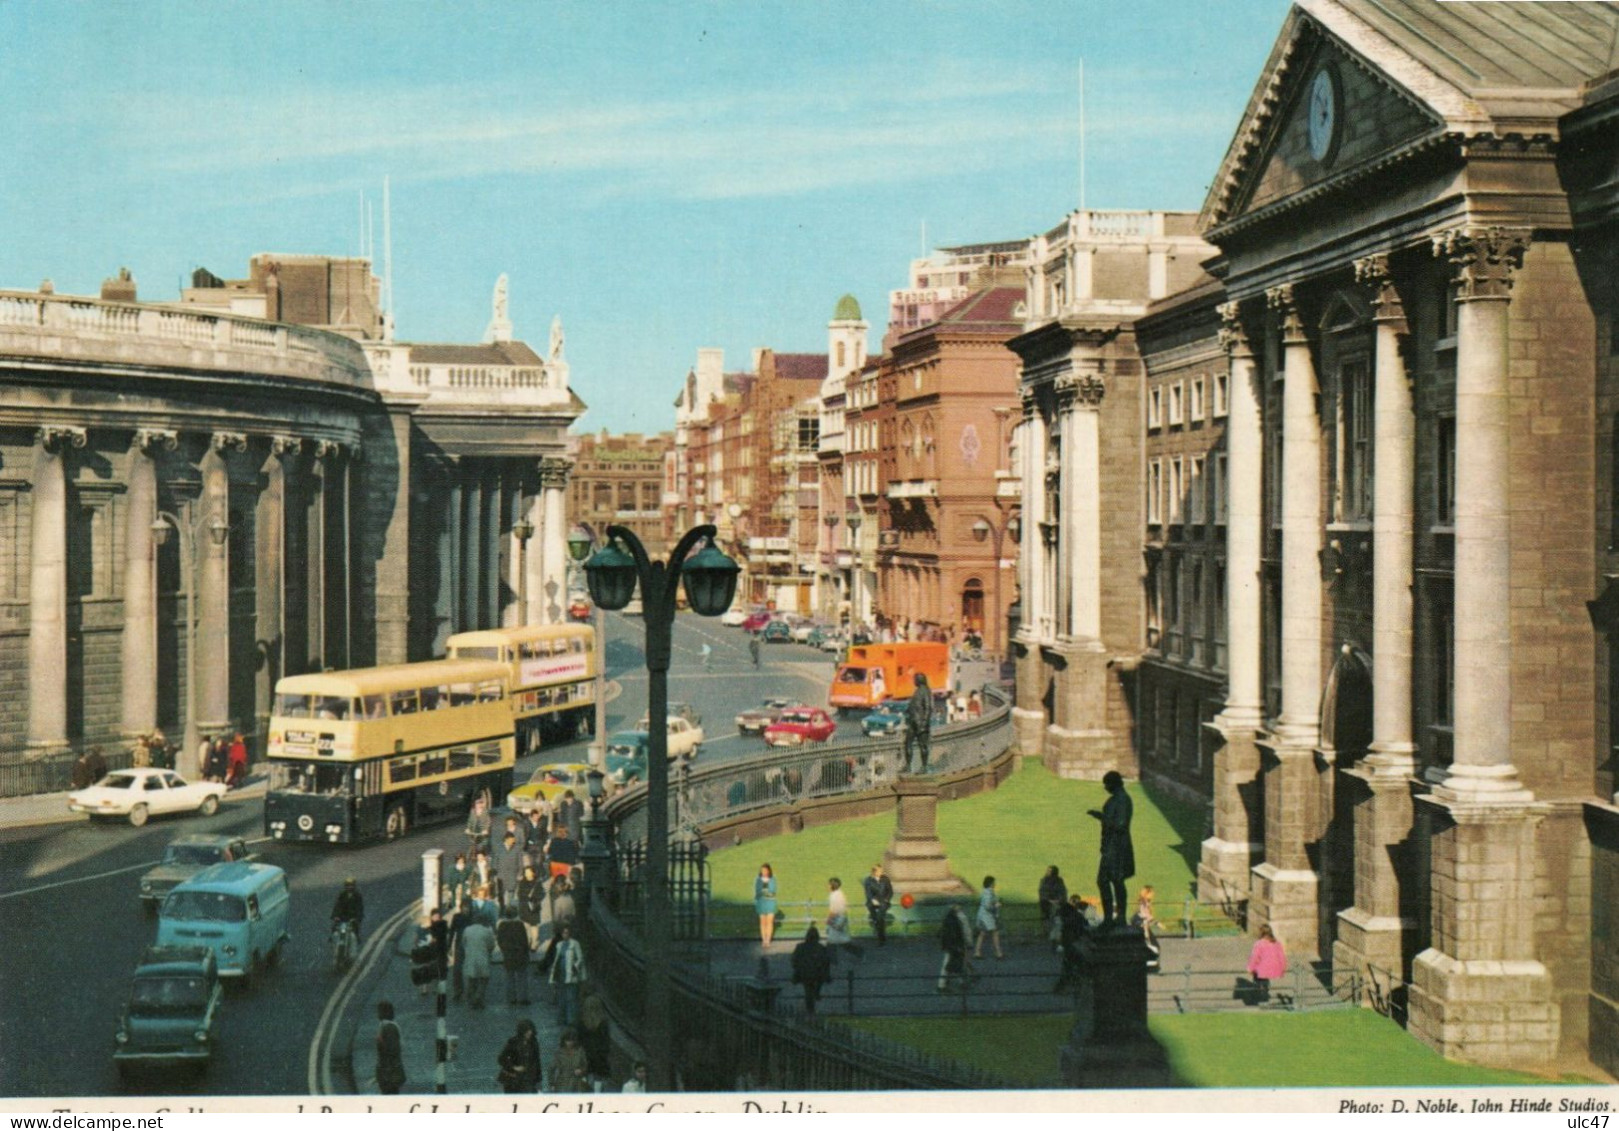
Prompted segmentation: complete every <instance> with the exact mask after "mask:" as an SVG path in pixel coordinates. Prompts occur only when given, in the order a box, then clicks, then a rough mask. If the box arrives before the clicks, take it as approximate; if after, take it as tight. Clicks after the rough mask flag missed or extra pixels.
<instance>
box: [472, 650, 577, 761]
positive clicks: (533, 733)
mask: <svg viewBox="0 0 1619 1131" xmlns="http://www.w3.org/2000/svg"><path fill="white" fill-rule="evenodd" d="M446 650H447V651H448V652H449V655H450V659H452V660H496V661H499V662H500V663H502V664H504V665H506V669H507V682H508V684H509V685H510V687H511V708H512V718H513V729H514V730H515V732H516V735H517V748H518V750H519V751H521V752H522V753H524V754H531V753H533V752H534V751H536V750H538V749H539V748H540V747H541V746H543V745H545V744H546V743H547V742H558V741H560V742H569V741H572V740H573V739H575V738H578V737H579V736H580V735H581V734H590V733H593V728H594V727H595V723H596V710H595V692H596V665H597V664H598V663H600V657H598V656H597V655H596V633H595V631H594V630H593V629H592V628H591V627H590V626H589V625H583V624H536V625H529V626H527V627H524V628H491V629H484V630H482V631H478V632H458V633H456V634H455V635H454V636H452V637H450V639H449V641H448V642H447V644H446Z"/></svg>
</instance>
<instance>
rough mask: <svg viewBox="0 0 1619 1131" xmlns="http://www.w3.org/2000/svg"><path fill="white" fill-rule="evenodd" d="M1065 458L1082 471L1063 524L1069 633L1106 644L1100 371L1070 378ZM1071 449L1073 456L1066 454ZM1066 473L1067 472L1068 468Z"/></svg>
mask: <svg viewBox="0 0 1619 1131" xmlns="http://www.w3.org/2000/svg"><path fill="white" fill-rule="evenodd" d="M1072 385H1073V408H1072V409H1071V410H1070V411H1069V414H1068V430H1067V437H1068V438H1067V440H1066V441H1065V442H1064V445H1063V451H1064V453H1065V454H1064V457H1063V458H1064V462H1065V463H1066V464H1067V466H1068V467H1071V468H1073V469H1075V470H1076V471H1077V472H1078V475H1079V484H1078V489H1077V490H1076V491H1075V492H1074V494H1073V495H1072V496H1066V497H1065V500H1064V504H1063V506H1064V523H1063V525H1064V526H1065V528H1066V530H1067V532H1068V535H1069V540H1070V541H1071V542H1072V543H1073V553H1072V554H1071V555H1070V556H1069V559H1068V599H1069V618H1068V634H1069V635H1070V636H1072V637H1073V638H1074V639H1075V640H1078V641H1086V642H1089V643H1091V644H1093V645H1094V647H1095V650H1097V651H1100V650H1101V647H1102V412H1101V408H1102V395H1103V393H1104V392H1105V391H1106V386H1105V385H1104V384H1103V381H1102V375H1101V373H1100V371H1099V370H1098V371H1097V372H1093V373H1082V374H1078V375H1076V376H1075V377H1073V378H1072ZM1070 447H1072V448H1073V454H1072V455H1071V456H1070V455H1067V454H1066V453H1067V451H1068V449H1069V448H1070ZM1065 474H1066V471H1065Z"/></svg>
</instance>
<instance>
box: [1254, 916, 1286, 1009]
mask: <svg viewBox="0 0 1619 1131" xmlns="http://www.w3.org/2000/svg"><path fill="white" fill-rule="evenodd" d="M1248 973H1249V974H1251V975H1253V979H1254V981H1256V982H1258V983H1259V1001H1260V1002H1267V1001H1269V1000H1270V984H1271V982H1272V981H1273V980H1275V979H1277V978H1280V977H1282V976H1283V975H1284V974H1286V973H1287V952H1286V951H1284V950H1283V949H1282V944H1281V943H1279V942H1277V941H1276V936H1275V934H1273V933H1272V931H1271V929H1270V924H1269V923H1266V924H1265V925H1264V926H1263V927H1260V928H1259V938H1258V939H1256V940H1255V941H1254V949H1253V951H1252V952H1251V953H1250V954H1249V955H1248Z"/></svg>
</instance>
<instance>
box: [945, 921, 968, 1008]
mask: <svg viewBox="0 0 1619 1131" xmlns="http://www.w3.org/2000/svg"><path fill="white" fill-rule="evenodd" d="M971 937H972V928H971V927H970V926H969V925H968V923H967V913H966V912H965V911H963V910H962V909H961V905H960V904H954V903H953V904H951V905H950V911H949V913H948V914H946V915H945V917H944V925H943V926H942V927H941V928H940V929H939V949H940V950H942V951H943V952H944V960H943V961H942V962H940V963H939V992H940V993H941V994H946V993H949V992H950V991H951V990H952V989H955V988H958V987H962V988H964V987H965V986H966V974H967V941H968V939H970V938H971Z"/></svg>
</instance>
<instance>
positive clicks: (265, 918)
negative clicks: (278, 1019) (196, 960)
mask: <svg viewBox="0 0 1619 1131" xmlns="http://www.w3.org/2000/svg"><path fill="white" fill-rule="evenodd" d="M291 903H292V899H291V897H290V896H289V894H288V892H287V874H286V873H285V872H283V871H282V870H281V869H280V868H277V867H275V866H274V865H273V864H255V863H252V862H249V861H238V862H236V863H232V864H214V865H211V866H209V867H207V868H204V869H203V870H202V871H200V872H198V873H197V874H196V875H195V876H192V877H191V878H190V879H189V880H187V881H186V882H185V883H183V884H181V885H179V886H178V887H176V888H175V889H174V890H173V891H171V892H170V893H169V894H168V897H167V898H165V899H164V900H163V907H162V909H161V911H159V913H158V922H157V945H158V946H205V947H207V948H208V949H209V950H212V951H213V952H214V958H215V959H216V960H217V961H218V963H219V973H220V976H221V977H227V978H228V977H239V978H241V979H242V980H243V981H244V982H246V981H249V980H250V979H251V978H252V977H253V975H254V974H256V973H258V971H259V970H261V969H262V968H263V967H264V966H265V965H266V964H267V963H272V962H274V961H276V959H278V958H279V957H280V956H281V948H282V946H284V945H285V944H286V941H287V916H288V911H289V909H290V905H291Z"/></svg>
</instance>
